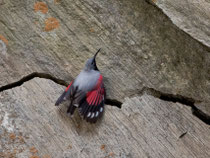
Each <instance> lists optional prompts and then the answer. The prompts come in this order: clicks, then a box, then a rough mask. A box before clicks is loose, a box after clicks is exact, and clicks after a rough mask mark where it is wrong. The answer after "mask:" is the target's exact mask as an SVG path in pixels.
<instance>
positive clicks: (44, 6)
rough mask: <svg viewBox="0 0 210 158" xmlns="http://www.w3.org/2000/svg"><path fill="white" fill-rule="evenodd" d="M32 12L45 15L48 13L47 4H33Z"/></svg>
mask: <svg viewBox="0 0 210 158" xmlns="http://www.w3.org/2000/svg"><path fill="white" fill-rule="evenodd" d="M34 11H35V12H38V11H40V12H42V13H43V14H46V13H47V12H48V7H47V4H46V3H44V2H37V3H35V4H34Z"/></svg>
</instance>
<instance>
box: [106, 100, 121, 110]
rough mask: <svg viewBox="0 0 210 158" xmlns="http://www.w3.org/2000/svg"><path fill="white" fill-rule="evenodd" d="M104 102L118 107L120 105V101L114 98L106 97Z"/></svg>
mask: <svg viewBox="0 0 210 158" xmlns="http://www.w3.org/2000/svg"><path fill="white" fill-rule="evenodd" d="M105 104H107V105H111V106H116V107H118V108H120V109H121V107H122V102H120V101H118V100H116V99H108V98H107V99H106V101H105Z"/></svg>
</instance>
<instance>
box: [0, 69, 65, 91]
mask: <svg viewBox="0 0 210 158" xmlns="http://www.w3.org/2000/svg"><path fill="white" fill-rule="evenodd" d="M35 77H38V78H45V79H50V80H52V81H54V82H55V83H57V84H60V85H63V86H68V83H67V82H66V81H64V80H61V79H58V78H56V77H53V76H52V75H50V74H46V73H40V72H33V73H31V74H29V75H27V76H24V77H23V78H21V79H20V80H18V81H16V82H13V83H10V84H7V85H5V86H2V87H0V92H3V91H5V90H8V89H11V88H15V87H18V86H21V85H22V84H23V83H24V82H27V81H29V80H31V79H33V78H35Z"/></svg>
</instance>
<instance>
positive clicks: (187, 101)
mask: <svg viewBox="0 0 210 158" xmlns="http://www.w3.org/2000/svg"><path fill="white" fill-rule="evenodd" d="M35 77H38V78H45V79H49V80H52V81H54V82H55V83H57V84H59V85H62V86H65V87H67V86H68V83H67V82H66V81H64V80H62V79H59V78H56V77H54V76H52V75H50V74H47V73H39V72H33V73H31V74H29V75H27V76H24V77H23V78H21V79H20V80H18V81H16V82H13V83H10V84H7V85H5V86H2V87H0V92H3V91H5V90H8V89H12V88H15V87H18V86H21V85H22V84H23V83H24V82H27V81H29V80H31V79H33V78H35ZM145 93H146V94H148V95H151V96H153V97H155V98H158V99H161V100H164V101H169V102H174V103H176V102H178V103H181V104H183V105H187V106H190V107H191V109H192V114H193V115H194V116H196V117H197V118H199V119H200V120H202V121H203V122H204V123H206V124H208V125H210V116H209V115H207V114H206V113H204V112H203V111H201V110H200V109H198V108H197V107H196V106H195V103H201V101H198V100H195V99H193V98H189V97H185V96H182V95H179V94H176V95H175V94H170V93H164V92H161V91H158V90H155V89H153V88H149V87H143V88H142V89H141V90H140V91H138V92H137V94H138V95H140V96H142V95H143V94H145ZM105 104H107V105H111V106H116V107H118V108H121V106H122V102H120V101H118V100H116V99H110V98H107V99H106V102H105Z"/></svg>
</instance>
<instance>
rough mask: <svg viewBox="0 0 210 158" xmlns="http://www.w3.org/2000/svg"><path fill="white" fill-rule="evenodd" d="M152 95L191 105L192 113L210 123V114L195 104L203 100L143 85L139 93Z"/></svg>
mask: <svg viewBox="0 0 210 158" xmlns="http://www.w3.org/2000/svg"><path fill="white" fill-rule="evenodd" d="M145 93H146V94H148V95H151V96H153V97H155V98H158V99H161V100H164V101H169V102H173V103H180V104H183V105H186V106H190V107H191V109H192V114H193V115H194V116H196V117H197V118H199V119H200V120H202V121H203V122H204V123H206V124H208V125H210V116H209V115H208V114H206V113H204V112H203V111H201V110H200V109H198V108H197V107H196V106H195V103H201V102H202V101H199V100H195V99H193V98H189V97H185V96H182V95H180V94H170V93H164V92H161V91H158V90H155V89H153V88H149V87H143V88H142V89H141V90H140V91H139V92H138V95H140V96H142V95H143V94H145Z"/></svg>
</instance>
